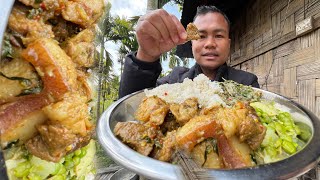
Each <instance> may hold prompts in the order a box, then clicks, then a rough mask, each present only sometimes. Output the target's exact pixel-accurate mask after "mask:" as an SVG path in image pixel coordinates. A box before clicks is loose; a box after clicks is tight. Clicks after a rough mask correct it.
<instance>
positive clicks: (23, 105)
mask: <svg viewBox="0 0 320 180" xmlns="http://www.w3.org/2000/svg"><path fill="white" fill-rule="evenodd" d="M48 104H50V100H49V98H48V97H46V96H43V95H42V94H40V95H39V94H37V95H28V96H22V97H20V98H19V99H17V100H16V101H14V102H11V103H7V104H4V105H1V106H0V133H1V144H2V145H3V146H5V145H6V144H7V143H10V142H11V141H16V140H18V139H19V140H22V141H23V140H26V139H25V138H26V137H29V138H30V136H33V135H34V134H35V133H36V129H35V128H34V126H31V125H37V124H40V123H42V122H44V121H45V120H46V117H45V116H44V114H43V113H42V112H39V111H41V108H42V107H44V106H46V105H48ZM37 112H38V113H39V114H38V113H37ZM36 117H39V119H37V118H36ZM30 120H32V122H29V121H30ZM24 128H26V129H24Z"/></svg>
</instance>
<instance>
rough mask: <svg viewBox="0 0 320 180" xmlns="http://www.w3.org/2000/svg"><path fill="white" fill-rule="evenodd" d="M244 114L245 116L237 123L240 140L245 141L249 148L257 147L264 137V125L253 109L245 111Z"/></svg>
mask: <svg viewBox="0 0 320 180" xmlns="http://www.w3.org/2000/svg"><path fill="white" fill-rule="evenodd" d="M248 108H249V107H248ZM246 115H247V118H244V119H243V121H241V123H240V124H239V137H240V141H241V142H247V143H248V145H249V146H250V148H251V149H257V148H258V147H259V146H260V144H261V143H262V141H263V139H264V136H265V134H266V127H265V126H263V125H262V124H261V122H260V121H259V120H258V116H257V115H256V114H255V113H254V110H252V109H251V110H249V111H247V114H246Z"/></svg>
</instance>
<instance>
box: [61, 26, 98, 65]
mask: <svg viewBox="0 0 320 180" xmlns="http://www.w3.org/2000/svg"><path fill="white" fill-rule="evenodd" d="M93 40H94V30H92V29H86V30H84V31H81V32H80V33H79V34H78V35H76V36H75V37H73V38H71V39H70V40H68V41H67V46H66V48H65V51H66V53H67V54H68V55H69V56H70V57H71V59H72V61H73V62H74V63H75V64H77V65H78V66H79V67H91V66H92V65H93V62H94V57H93V56H94V48H95V47H94V44H93Z"/></svg>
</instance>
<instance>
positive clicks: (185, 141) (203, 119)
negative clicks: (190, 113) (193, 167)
mask: <svg viewBox="0 0 320 180" xmlns="http://www.w3.org/2000/svg"><path fill="white" fill-rule="evenodd" d="M218 134H223V129H222V128H221V126H220V125H219V124H218V123H217V121H216V119H215V118H214V117H212V116H206V115H202V116H196V117H194V118H192V119H191V120H190V121H189V122H188V123H186V124H185V125H184V126H182V127H181V128H179V129H178V130H177V135H176V140H177V145H178V147H179V148H181V149H183V150H185V151H187V152H190V151H191V150H192V149H193V148H194V146H195V145H197V144H198V143H200V142H202V141H203V140H205V139H207V138H210V137H216V136H217V135H218Z"/></svg>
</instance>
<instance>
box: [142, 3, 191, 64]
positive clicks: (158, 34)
mask: <svg viewBox="0 0 320 180" xmlns="http://www.w3.org/2000/svg"><path fill="white" fill-rule="evenodd" d="M136 34H137V40H138V43H139V48H138V52H137V58H138V59H140V60H142V61H145V62H154V61H156V60H157V59H158V58H159V57H160V55H161V54H162V53H165V52H167V51H169V50H171V49H172V48H174V47H175V46H177V45H179V44H183V43H185V42H186V39H187V33H186V30H185V29H184V27H183V26H182V24H181V23H180V21H179V20H178V19H177V18H176V17H175V16H174V15H172V14H169V13H168V12H166V11H165V10H163V9H158V10H155V11H152V12H150V13H148V14H146V15H144V16H142V17H141V18H140V19H139V21H138V25H137V28H136Z"/></svg>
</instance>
